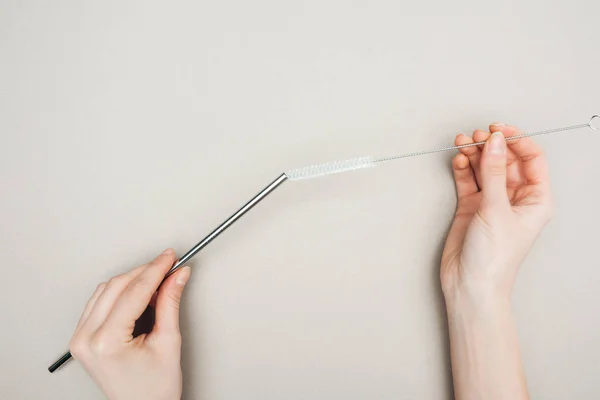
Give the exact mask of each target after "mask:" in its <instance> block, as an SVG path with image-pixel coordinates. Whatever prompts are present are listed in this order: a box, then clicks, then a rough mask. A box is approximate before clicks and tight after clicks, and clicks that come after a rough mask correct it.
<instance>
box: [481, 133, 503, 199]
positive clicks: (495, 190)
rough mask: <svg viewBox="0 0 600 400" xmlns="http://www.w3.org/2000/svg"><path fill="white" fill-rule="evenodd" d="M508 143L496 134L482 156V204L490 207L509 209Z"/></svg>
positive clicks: (488, 142) (489, 141)
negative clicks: (507, 184) (507, 187)
mask: <svg viewBox="0 0 600 400" xmlns="http://www.w3.org/2000/svg"><path fill="white" fill-rule="evenodd" d="M506 149H507V147H506V141H505V140H504V137H503V136H502V133H498V132H497V133H494V134H493V135H492V136H491V137H490V139H489V140H488V141H487V142H486V144H485V147H484V149H483V152H482V156H481V179H482V183H483V188H482V190H481V192H482V203H483V204H485V205H487V206H490V207H509V206H510V203H509V201H508V194H507V192H506V169H507V168H506Z"/></svg>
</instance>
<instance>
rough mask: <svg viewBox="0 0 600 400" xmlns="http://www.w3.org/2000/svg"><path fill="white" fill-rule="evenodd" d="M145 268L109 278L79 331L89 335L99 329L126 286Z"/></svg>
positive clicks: (138, 268)
mask: <svg viewBox="0 0 600 400" xmlns="http://www.w3.org/2000/svg"><path fill="white" fill-rule="evenodd" d="M146 267H147V266H146V265H141V266H139V267H137V268H134V269H132V270H131V271H129V272H126V273H124V274H121V275H118V276H115V277H113V278H111V279H110V280H109V281H108V283H107V284H106V287H105V288H104V290H103V291H102V294H100V296H99V297H98V300H96V303H95V304H94V307H93V308H92V310H91V312H90V314H89V317H88V318H87V320H86V323H85V324H84V325H83V326H82V328H81V331H82V332H83V331H85V332H87V333H89V334H91V333H93V332H95V331H96V330H98V328H100V326H101V325H102V324H103V323H104V321H105V320H106V318H107V317H108V314H109V313H110V311H111V310H112V308H113V307H114V305H115V303H116V301H117V299H118V298H119V296H121V293H123V291H124V290H125V288H126V287H127V285H129V283H130V282H131V281H132V280H134V279H135V278H136V277H137V276H138V275H139V274H141V273H142V272H143V271H144V270H145V269H146Z"/></svg>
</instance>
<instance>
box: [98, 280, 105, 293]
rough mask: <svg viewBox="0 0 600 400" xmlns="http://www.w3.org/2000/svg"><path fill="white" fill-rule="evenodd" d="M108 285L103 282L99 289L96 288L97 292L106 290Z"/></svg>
mask: <svg viewBox="0 0 600 400" xmlns="http://www.w3.org/2000/svg"><path fill="white" fill-rule="evenodd" d="M106 285H107V283H106V282H102V283H100V284H99V285H98V286H97V287H96V291H97V292H100V291H102V290H104V289H105V288H106Z"/></svg>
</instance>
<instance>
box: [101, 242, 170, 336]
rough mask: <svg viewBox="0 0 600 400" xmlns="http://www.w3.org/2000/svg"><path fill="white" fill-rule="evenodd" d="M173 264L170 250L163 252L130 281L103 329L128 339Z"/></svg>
mask: <svg viewBox="0 0 600 400" xmlns="http://www.w3.org/2000/svg"><path fill="white" fill-rule="evenodd" d="M174 262H175V252H174V251H173V250H172V249H167V250H165V251H163V252H162V253H161V254H160V255H159V256H158V257H156V259H154V261H152V262H151V263H150V264H148V267H147V268H146V269H145V270H144V272H142V273H141V274H140V275H139V276H138V277H137V278H135V279H134V280H132V281H131V282H130V283H129V285H127V288H126V289H125V290H124V291H123V293H122V295H121V296H120V297H119V299H118V300H117V302H116V303H115V306H114V308H113V310H112V312H111V313H110V315H109V316H108V317H107V319H106V322H105V324H104V325H105V327H106V329H107V331H109V332H122V333H124V335H125V336H126V337H130V336H131V333H132V332H133V328H134V326H135V321H136V320H137V319H138V318H139V317H140V315H142V313H143V312H144V310H145V309H146V307H147V306H148V304H149V303H150V300H151V299H152V295H153V294H154V292H156V289H158V286H159V285H160V283H161V282H162V281H163V279H164V278H165V275H166V273H167V272H169V269H170V268H171V267H172V266H173V263H174Z"/></svg>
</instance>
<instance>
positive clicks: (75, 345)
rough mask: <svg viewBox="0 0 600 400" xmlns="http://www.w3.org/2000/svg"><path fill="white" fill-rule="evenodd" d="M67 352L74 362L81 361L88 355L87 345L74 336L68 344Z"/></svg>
mask: <svg viewBox="0 0 600 400" xmlns="http://www.w3.org/2000/svg"><path fill="white" fill-rule="evenodd" d="M69 351H70V352H71V355H72V356H73V358H75V359H76V360H82V359H84V358H86V356H87V354H88V346H87V343H86V342H85V341H84V340H83V339H82V338H80V337H79V336H74V337H73V338H72V339H71V342H70V343H69Z"/></svg>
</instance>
